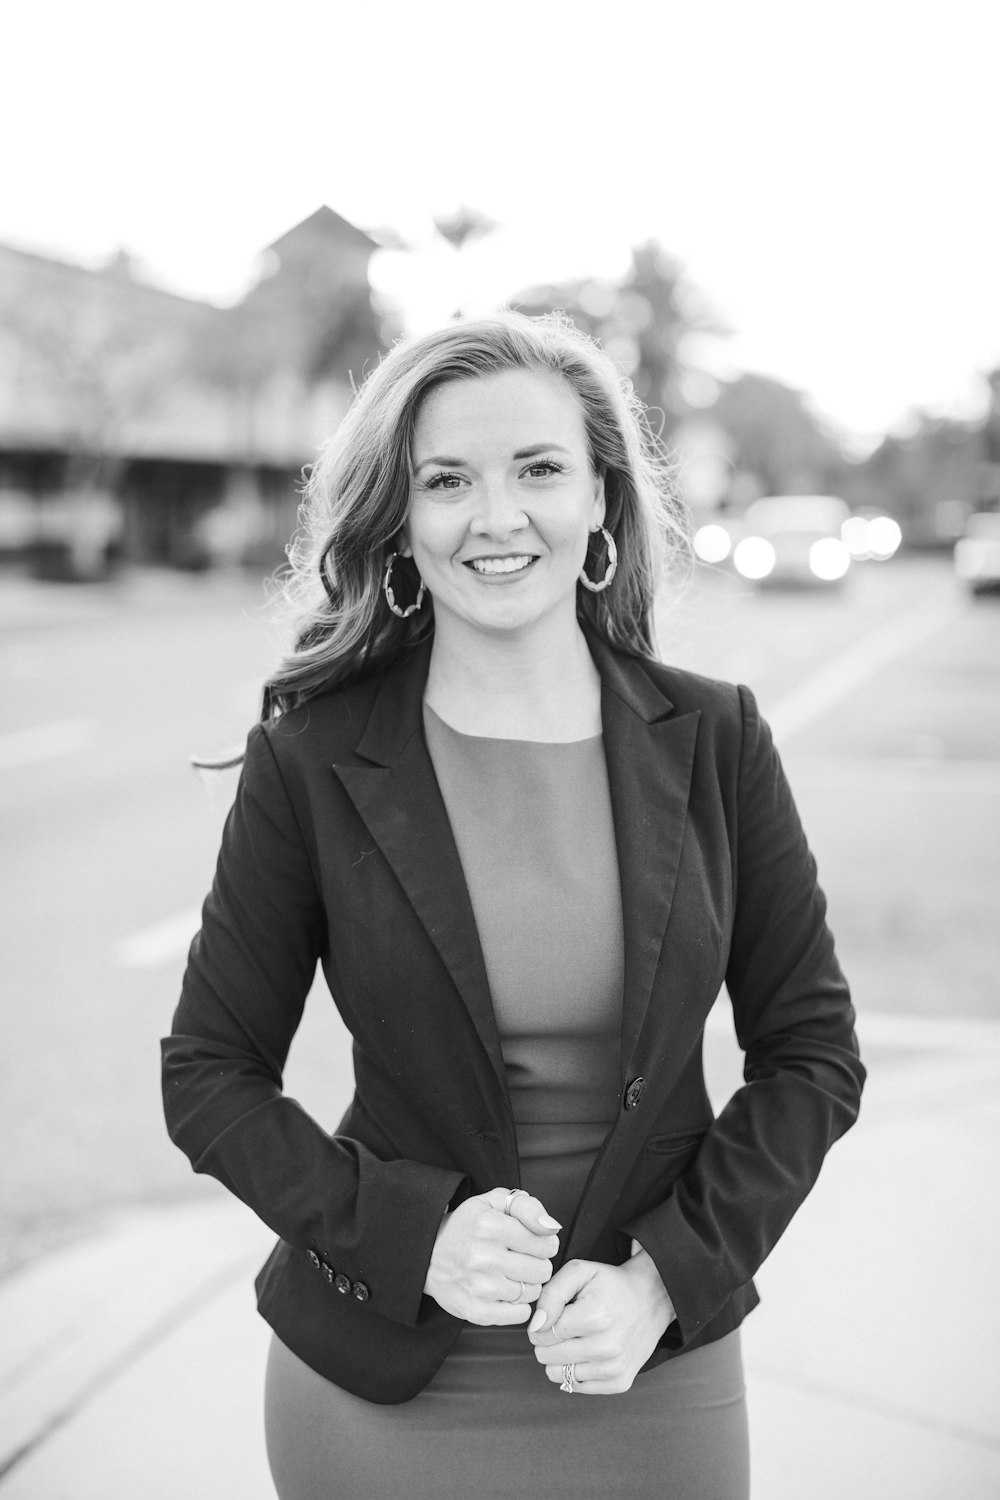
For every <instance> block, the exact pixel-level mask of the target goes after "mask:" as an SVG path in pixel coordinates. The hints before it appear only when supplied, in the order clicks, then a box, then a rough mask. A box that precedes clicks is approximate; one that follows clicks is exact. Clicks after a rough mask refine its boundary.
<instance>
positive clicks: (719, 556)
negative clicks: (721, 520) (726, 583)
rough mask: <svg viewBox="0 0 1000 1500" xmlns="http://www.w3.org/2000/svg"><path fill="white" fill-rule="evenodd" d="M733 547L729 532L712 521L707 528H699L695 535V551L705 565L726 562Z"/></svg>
mask: <svg viewBox="0 0 1000 1500" xmlns="http://www.w3.org/2000/svg"><path fill="white" fill-rule="evenodd" d="M732 546H733V542H732V538H731V537H730V535H729V532H728V531H727V530H726V528H725V527H724V526H719V525H717V524H716V523H715V522H714V521H710V522H709V523H708V525H707V526H699V527H698V530H697V531H696V532H695V534H694V550H695V552H696V554H697V556H698V557H699V558H700V559H701V561H702V562H705V563H720V562H724V561H725V559H726V558H727V557H728V556H729V554H730V552H731V551H732Z"/></svg>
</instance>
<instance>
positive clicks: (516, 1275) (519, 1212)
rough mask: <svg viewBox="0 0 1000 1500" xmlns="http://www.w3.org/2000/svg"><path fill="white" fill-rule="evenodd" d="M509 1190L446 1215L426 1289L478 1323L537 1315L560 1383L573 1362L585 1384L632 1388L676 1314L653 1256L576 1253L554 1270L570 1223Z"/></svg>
mask: <svg viewBox="0 0 1000 1500" xmlns="http://www.w3.org/2000/svg"><path fill="white" fill-rule="evenodd" d="M509 1196H510V1195H509V1194H508V1192H507V1189H506V1188H492V1189H491V1190H490V1191H489V1192H488V1193H481V1194H478V1195H477V1196H475V1197H473V1198H467V1199H466V1200H465V1202H464V1203H461V1204H459V1206H458V1207H457V1208H456V1209H454V1210H453V1211H451V1212H450V1213H447V1214H446V1215H445V1217H444V1219H443V1220H442V1223H441V1227H440V1229H439V1230H438V1235H437V1240H436V1242H435V1245H434V1249H433V1252H432V1254H431V1260H430V1265H429V1267H428V1271H427V1279H426V1282H425V1284H424V1291H425V1292H427V1294H428V1295H429V1296H431V1297H433V1298H434V1300H435V1301H436V1302H438V1303H439V1304H440V1306H441V1307H443V1308H444V1309H445V1311H446V1312H449V1313H451V1314H452V1315H453V1316H454V1317H456V1318H462V1319H463V1320H464V1321H466V1322H468V1323H477V1324H504V1325H512V1324H518V1323H527V1324H528V1329H527V1333H528V1337H529V1339H530V1340H531V1343H532V1345H533V1346H534V1350H535V1358H536V1359H537V1360H538V1363H539V1364H540V1365H542V1366H544V1369H545V1374H546V1376H547V1377H548V1379H549V1380H550V1381H552V1382H553V1383H554V1384H556V1385H563V1371H564V1368H565V1367H568V1366H570V1365H571V1366H572V1367H573V1382H574V1384H573V1389H574V1390H576V1391H579V1392H580V1393H581V1394H584V1395H595V1396H601V1395H612V1394H615V1393H618V1392H621V1391H627V1390H629V1389H630V1387H631V1385H632V1382H633V1380H634V1379H635V1377H636V1375H637V1374H638V1372H639V1370H640V1369H641V1368H642V1366H643V1365H644V1364H645V1363H646V1361H647V1359H648V1358H649V1356H650V1355H651V1354H652V1352H653V1350H654V1349H655V1348H656V1345H657V1343H658V1342H659V1340H660V1338H661V1337H662V1335H663V1333H664V1332H665V1330H666V1328H667V1326H668V1325H669V1323H670V1322H671V1321H672V1319H673V1317H674V1308H673V1304H672V1303H671V1300H670V1297H669V1296H668V1294H667V1291H666V1289H665V1287H664V1285H663V1282H662V1281H661V1279H660V1275H659V1272H658V1271H657V1269H656V1265H655V1264H654V1262H653V1260H652V1259H651V1258H650V1256H649V1255H647V1253H646V1252H645V1251H644V1250H642V1249H640V1248H639V1247H638V1246H634V1247H633V1249H634V1253H633V1255H632V1258H631V1259H630V1260H629V1261H627V1262H626V1263H625V1265H623V1266H608V1265H604V1264H602V1263H601V1262H600V1261H590V1260H571V1261H567V1262H566V1264H565V1265H563V1266H561V1267H560V1269H559V1270H558V1271H557V1272H556V1273H555V1274H554V1275H553V1271H552V1260H553V1257H554V1256H555V1255H556V1254H557V1253H558V1250H559V1236H558V1231H559V1229H560V1228H561V1227H562V1226H561V1225H560V1224H559V1223H557V1221H556V1220H555V1219H553V1218H552V1217H551V1215H549V1214H547V1213H546V1212H545V1209H544V1207H543V1206H542V1204H541V1203H540V1202H539V1201H538V1199H537V1198H533V1197H531V1196H530V1195H529V1194H527V1193H518V1194H517V1196H515V1197H512V1198H510V1202H509V1205H508V1211H507V1212H505V1211H504V1206H505V1204H507V1203H508V1198H509ZM530 1303H535V1304H536V1306H535V1310H534V1313H532V1311H531V1308H530V1306H529V1304H530ZM529 1319H530V1321H529Z"/></svg>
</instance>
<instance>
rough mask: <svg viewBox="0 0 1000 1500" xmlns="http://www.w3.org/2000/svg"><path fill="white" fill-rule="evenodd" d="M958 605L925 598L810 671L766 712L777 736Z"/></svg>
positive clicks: (931, 631)
mask: <svg viewBox="0 0 1000 1500" xmlns="http://www.w3.org/2000/svg"><path fill="white" fill-rule="evenodd" d="M962 610H963V601H962V600H960V599H959V598H957V597H951V598H947V599H944V600H941V601H940V602H939V603H938V604H937V605H933V604H928V603H927V602H926V601H925V602H924V603H922V604H918V605H917V606H915V607H914V608H913V609H910V610H908V611H907V612H906V614H904V615H900V616H899V617H898V618H897V619H895V620H892V621H890V622H889V624H887V625H884V626H883V627H882V629H881V630H876V631H875V632H874V633H873V634H871V635H867V636H865V637H864V639H863V640H860V641H857V642H856V643H855V644H854V645H853V646H848V648H847V650H846V651H842V652H841V653H840V654H839V656H835V657H834V658H833V660H832V661H830V662H828V663H827V664H826V666H825V667H820V668H819V669H818V670H817V671H815V672H813V673H812V674H811V675H810V676H809V677H807V679H806V681H805V682H803V683H802V684H801V685H800V686H799V687H797V688H795V689H793V691H792V692H790V693H787V694H786V695H785V697H784V698H781V699H779V701H778V702H777V703H776V704H775V705H774V706H773V708H771V710H770V711H769V712H768V713H767V714H766V717H767V721H768V723H769V724H770V726H771V729H772V731H773V733H774V737H775V739H776V740H778V739H780V740H788V739H790V738H791V736H792V735H794V734H797V733H798V732H799V730H800V729H804V728H805V727H806V725H807V724H811V723H812V722H813V720H815V719H818V718H821V717H822V715H823V714H825V713H826V712H827V711H828V710H829V709H831V708H832V707H833V706H834V704H835V703H839V702H840V700H841V699H842V698H846V697H847V695H848V693H851V692H853V691H854V689H855V688H856V687H859V686H860V684H861V683H863V682H867V680H868V679H869V678H870V677H874V676H875V674H876V672H880V671H881V670H882V668H883V667H886V666H888V665H889V663H890V662H892V661H895V660H896V658H897V657H899V656H904V655H905V654H906V652H907V651H909V650H911V649H912V648H913V647H914V646H917V645H919V644H920V642H921V641H925V640H927V639H928V638H929V637H930V636H932V635H936V634H937V632H938V631H939V630H943V629H944V627H945V626H946V625H950V624H951V622H952V620H954V619H956V618H957V617H958V616H959V615H960V614H961V613H962Z"/></svg>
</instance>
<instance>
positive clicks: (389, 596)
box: [382, 552, 427, 620]
mask: <svg viewBox="0 0 1000 1500" xmlns="http://www.w3.org/2000/svg"><path fill="white" fill-rule="evenodd" d="M399 556H400V554H399V553H398V552H393V553H392V555H391V556H390V558H389V561H388V562H387V563H386V565H385V577H384V578H383V579H382V592H383V593H384V594H385V602H386V603H387V604H388V606H389V608H390V609H391V610H392V612H393V614H394V615H398V616H399V618H400V619H401V620H406V619H408V618H409V616H410V615H415V614H416V612H417V610H418V609H419V608H420V606H421V605H422V604H423V602H424V590H425V589H426V587H427V585H426V584H425V583H424V580H423V579H422V578H421V580H420V587H419V589H418V590H417V598H416V603H414V604H409V605H407V607H406V609H400V607H399V605H398V604H397V603H396V596H395V594H394V593H393V591H392V584H391V583H390V581H389V580H390V579H391V577H392V565H393V563H394V562H395V561H396V558H397V557H399Z"/></svg>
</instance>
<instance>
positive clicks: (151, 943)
mask: <svg viewBox="0 0 1000 1500" xmlns="http://www.w3.org/2000/svg"><path fill="white" fill-rule="evenodd" d="M200 926H201V908H200V907H197V906H193V907H190V908H189V909H188V910H187V911H181V912H177V913H176V915H175V916H172V917H167V918H166V920H165V921H163V922H154V923H153V925H152V926H151V927H143V928H142V929H141V930H140V931H139V932H133V933H132V935H131V937H127V938H123V939H122V941H121V942H120V943H117V944H116V945H115V949H114V961H115V963H116V964H118V965H119V966H120V967H121V968H123V969H155V968H157V967H158V966H159V965H160V964H169V963H173V962H174V960H175V959H178V958H182V957H183V956H184V954H185V953H186V952H187V950H188V948H189V947H190V946H191V939H192V938H193V937H194V935H195V933H196V932H197V931H198V928H199V927H200Z"/></svg>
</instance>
